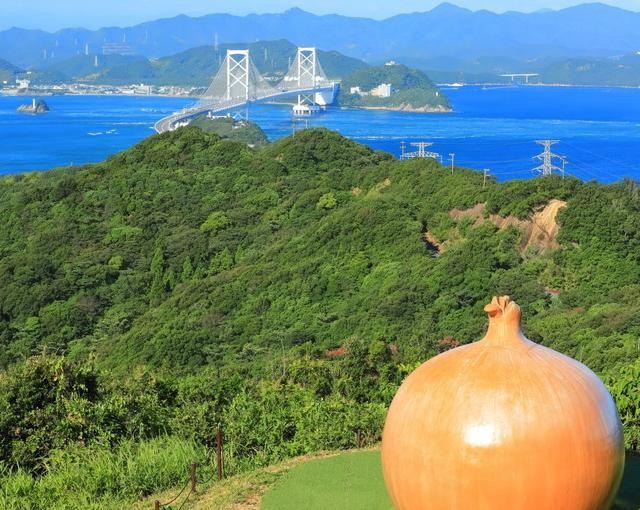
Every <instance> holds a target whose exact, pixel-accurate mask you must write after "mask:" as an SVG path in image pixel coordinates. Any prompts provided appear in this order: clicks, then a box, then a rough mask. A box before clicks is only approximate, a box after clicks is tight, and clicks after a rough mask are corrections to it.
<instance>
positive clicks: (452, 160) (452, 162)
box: [449, 152, 456, 175]
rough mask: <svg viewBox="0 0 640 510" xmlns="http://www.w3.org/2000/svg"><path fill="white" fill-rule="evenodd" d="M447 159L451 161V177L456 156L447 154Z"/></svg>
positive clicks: (451, 153)
mask: <svg viewBox="0 0 640 510" xmlns="http://www.w3.org/2000/svg"><path fill="white" fill-rule="evenodd" d="M449 159H451V174H452V175H453V167H454V165H455V162H456V155H455V153H453V152H450V153H449Z"/></svg>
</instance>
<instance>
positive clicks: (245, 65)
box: [226, 50, 249, 101]
mask: <svg viewBox="0 0 640 510" xmlns="http://www.w3.org/2000/svg"><path fill="white" fill-rule="evenodd" d="M226 62H227V73H226V74H227V93H226V99H227V100H231V99H236V98H240V97H242V98H244V100H245V101H248V100H249V50H227V58H226Z"/></svg>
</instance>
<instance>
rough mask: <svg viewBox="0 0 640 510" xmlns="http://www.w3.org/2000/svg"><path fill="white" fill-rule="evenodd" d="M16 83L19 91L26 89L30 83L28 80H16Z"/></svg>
mask: <svg viewBox="0 0 640 510" xmlns="http://www.w3.org/2000/svg"><path fill="white" fill-rule="evenodd" d="M16 83H17V84H18V88H19V89H28V88H29V85H31V82H30V81H29V80H24V79H17V80H16Z"/></svg>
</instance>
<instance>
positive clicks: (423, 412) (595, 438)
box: [382, 297, 624, 510]
mask: <svg viewBox="0 0 640 510" xmlns="http://www.w3.org/2000/svg"><path fill="white" fill-rule="evenodd" d="M485 311H486V312H487V313H488V315H489V328H488V331H487V334H486V335H485V337H484V338H483V339H482V340H480V341H478V342H475V343H472V344H469V345H465V346H462V347H458V348H456V349H453V350H450V351H448V352H446V353H444V354H441V355H439V356H436V357H435V358H432V359H430V360H429V361H427V362H426V363H424V364H423V365H421V366H420V367H419V368H417V369H416V370H415V371H414V372H413V373H412V374H411V375H410V376H409V377H408V378H407V379H406V381H405V382H404V383H403V384H402V386H401V387H400V389H399V390H398V393H397V394H396V396H395V398H394V399H393V402H392V403H391V407H390V409H389V413H388V416H387V421H386V424H385V428H384V434H383V440H382V463H383V469H384V477H385V482H386V484H387V488H388V490H389V494H390V496H391V498H392V500H393V502H394V504H395V506H396V508H398V509H399V510H418V509H434V510H600V509H606V508H609V506H610V505H611V503H612V501H613V499H614V497H615V493H616V491H617V489H618V486H619V484H620V478H621V476H622V471H623V467H624V446H623V438H622V428H621V424H620V419H619V417H618V413H617V411H616V408H615V404H614V402H613V399H612V398H611V395H609V393H608V391H607V389H606V388H605V386H604V385H603V384H602V382H601V381H600V379H598V377H597V376H596V375H595V374H594V373H593V372H591V370H589V369H588V368H587V367H585V366H584V365H582V364H581V363H579V362H577V361H575V360H573V359H571V358H568V357H567V356H564V355H562V354H560V353H558V352H556V351H553V350H551V349H548V348H546V347H543V346H541V345H537V344H536V343H534V342H532V341H531V340H528V339H527V338H526V337H525V336H524V335H523V334H522V332H521V330H520V307H519V306H518V305H517V304H516V303H514V302H512V301H511V300H510V299H509V298H508V297H501V298H494V299H493V301H492V302H491V304H489V305H487V306H486V307H485Z"/></svg>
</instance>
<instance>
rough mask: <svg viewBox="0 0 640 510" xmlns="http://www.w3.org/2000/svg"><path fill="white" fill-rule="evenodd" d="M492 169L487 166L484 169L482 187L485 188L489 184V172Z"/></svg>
mask: <svg viewBox="0 0 640 510" xmlns="http://www.w3.org/2000/svg"><path fill="white" fill-rule="evenodd" d="M490 171H491V170H489V169H488V168H485V169H484V170H483V171H482V174H483V176H482V187H483V188H485V187H486V186H487V175H488V174H489V172H490Z"/></svg>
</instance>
